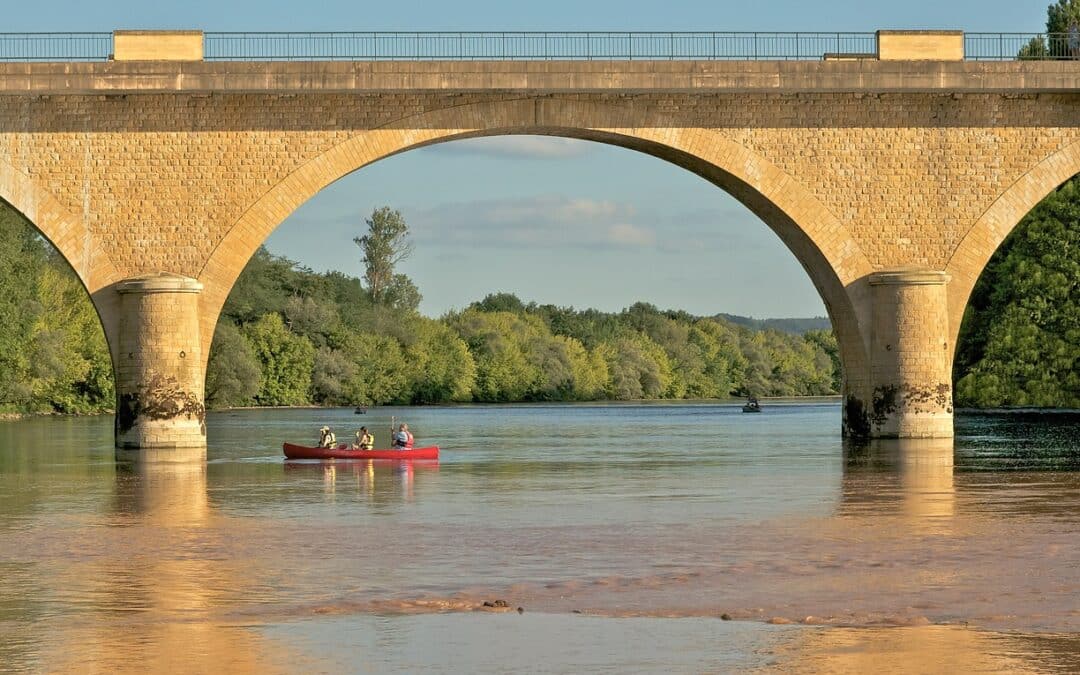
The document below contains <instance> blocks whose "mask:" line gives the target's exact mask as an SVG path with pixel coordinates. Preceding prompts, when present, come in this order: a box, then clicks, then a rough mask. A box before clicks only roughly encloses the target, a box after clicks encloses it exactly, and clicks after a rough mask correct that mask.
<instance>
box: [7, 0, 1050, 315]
mask: <svg viewBox="0 0 1080 675" xmlns="http://www.w3.org/2000/svg"><path fill="white" fill-rule="evenodd" d="M1047 2H1048V0H1039V1H1037V2H1000V1H996V0H991V1H986V2H976V1H974V0H957V1H952V2H941V1H940V0H936V1H934V2H930V1H927V0H911V1H909V2H907V3H895V2H870V1H861V2H860V1H856V0H835V1H832V2H806V1H805V0H804V1H802V2H796V1H793V0H776V1H774V2H770V3H758V4H754V3H750V4H748V3H743V2H739V3H735V2H700V1H699V2H691V1H688V0H669V1H668V2H664V3H657V4H654V5H649V6H638V7H634V8H633V10H632V11H629V10H628V9H627V7H628V6H627V5H626V4H625V3H623V2H611V1H604V2H580V0H579V1H577V2H567V1H565V0H550V1H548V2H545V3H506V2H455V3H422V2H415V1H411V2H410V1H403V2H397V3H380V4H360V3H348V2H342V1H338V0H327V1H325V2H322V3H318V4H317V5H302V6H301V5H297V4H296V3H294V2H280V1H277V0H266V1H264V2H259V3H255V2H250V1H247V0H244V1H236V2H220V1H217V2H209V1H207V0H188V1H187V2H184V3H147V2H145V1H143V2H128V1H125V2H108V1H104V2H98V3H86V2H82V1H80V2H74V1H72V0H54V1H52V2H48V3H19V4H18V5H15V6H12V7H10V8H6V9H5V12H4V22H3V27H2V28H0V32H38V31H48V32H53V31H110V30H114V29H150V28H174V29H180V28H198V29H202V30H206V31H300V30H313V31H315V30H342V31H348V30H364V31H367V30H552V31H554V30H563V31H566V30H698V31H701V30H718V31H719V30H734V31H738V30H759V31H873V30H876V29H879V28H957V29H964V30H967V31H1001V32H1038V31H1040V30H1043V28H1044V24H1045V16H1046V4H1047ZM383 205H389V206H391V207H392V208H395V209H398V210H400V211H401V212H402V214H403V215H404V216H405V218H406V221H407V222H408V223H409V225H410V228H411V229H412V232H413V238H414V241H415V244H416V249H415V253H414V255H413V256H412V257H411V258H410V259H409V260H407V261H406V262H405V263H403V264H402V266H401V271H403V272H405V273H406V274H408V275H409V276H410V277H412V278H413V280H414V281H415V282H416V283H417V285H418V286H419V287H420V290H421V292H422V293H423V295H424V301H423V303H422V305H421V310H422V311H423V312H424V313H425V314H428V315H431V316H436V315H440V314H442V313H443V312H445V311H447V310H448V309H452V308H455V307H456V308H460V307H464V306H465V305H467V304H469V303H470V302H472V301H474V300H478V299H480V298H482V297H483V296H484V295H486V294H488V293H491V292H498V291H505V292H512V293H516V294H517V295H518V296H519V297H521V298H522V299H524V300H526V301H529V300H535V301H537V302H540V303H553V304H558V305H571V306H575V307H579V308H584V307H595V308H597V309H602V310H609V311H613V310H618V309H621V308H623V307H626V306H628V305H630V304H632V303H633V302H636V301H639V300H643V301H647V302H651V303H653V304H656V305H658V306H660V307H664V308H669V307H670V308H679V309H685V310H687V311H690V312H692V313H694V314H701V315H711V314H716V313H718V312H727V313H732V314H742V315H747V316H755V317H795V316H820V315H824V313H825V309H824V306H823V304H822V301H821V299H820V297H819V296H818V294H817V292H816V290H815V289H814V287H813V285H812V284H811V283H810V279H809V278H808V277H807V275H806V273H805V271H804V270H803V269H802V267H801V266H800V265H799V263H798V261H797V260H796V259H795V257H794V256H793V255H792V254H791V253H790V252H789V251H788V250H787V249H786V247H785V246H784V245H783V244H782V243H781V242H780V240H779V239H778V238H777V237H776V235H774V234H773V233H772V231H771V230H770V229H769V228H768V227H767V226H766V225H765V224H764V223H762V222H761V221H760V220H759V219H758V218H757V217H756V216H754V215H753V214H751V213H750V212H749V211H747V210H746V209H745V208H744V207H743V206H742V205H741V204H739V203H738V202H737V201H735V200H734V199H733V198H732V197H730V196H729V195H727V194H726V193H724V192H723V191H722V190H720V189H719V188H717V187H715V186H713V185H711V184H709V183H707V182H705V181H704V180H702V179H700V178H698V177H697V176H695V175H693V174H691V173H689V172H687V171H685V170H683V169H680V168H678V167H676V166H674V165H671V164H668V163H666V162H664V161H662V160H660V159H656V158H653V157H649V156H646V155H642V154H639V153H635V152H633V151H630V150H625V149H621V148H616V147H611V146H607V145H602V144H597V143H590V142H586V141H576V140H570V139H561V138H546V137H534V136H510V137H498V138H487V139H473V140H462V141H453V142H450V143H446V144H442V145H437V146H432V147H426V148H420V149H416V150H411V151H409V152H406V153H403V154H401V155H397V156H394V157H390V158H387V159H384V160H382V161H379V162H377V163H375V164H373V165H370V166H368V167H364V168H363V169H361V170H359V171H356V172H354V173H352V174H350V175H349V176H346V177H345V178H343V179H342V180H340V181H338V182H336V183H334V184H333V185H331V186H329V187H328V188H326V189H325V190H323V191H322V192H321V193H319V194H318V195H316V196H315V197H314V198H313V199H311V200H310V201H309V202H308V203H306V204H305V205H303V206H302V207H301V208H300V209H298V210H297V211H296V212H295V213H294V214H293V215H292V216H290V217H289V218H288V219H287V220H286V221H285V222H284V223H282V225H281V226H280V227H279V228H278V230H277V231H275V232H274V234H272V235H271V236H270V238H269V239H268V240H267V242H266V244H267V247H268V248H269V249H270V250H271V251H272V252H273V253H276V254H279V255H285V256H287V257H289V258H291V259H293V260H297V261H298V262H300V263H301V264H303V265H306V266H308V267H311V268H312V269H315V270H317V271H325V270H329V269H334V270H339V271H341V272H344V273H346V274H350V275H355V276H359V275H360V274H361V272H362V269H361V266H360V252H359V249H358V248H357V247H356V246H355V245H354V244H353V243H352V238H353V237H355V236H358V235H359V234H362V232H363V228H364V218H365V217H367V216H369V215H370V214H371V212H372V210H373V209H375V208H377V207H379V206H383Z"/></svg>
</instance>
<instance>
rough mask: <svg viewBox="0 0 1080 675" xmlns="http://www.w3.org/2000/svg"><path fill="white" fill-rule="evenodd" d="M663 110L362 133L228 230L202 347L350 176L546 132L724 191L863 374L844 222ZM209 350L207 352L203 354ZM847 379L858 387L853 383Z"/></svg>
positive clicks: (595, 109)
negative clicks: (411, 157)
mask: <svg viewBox="0 0 1080 675" xmlns="http://www.w3.org/2000/svg"><path fill="white" fill-rule="evenodd" d="M665 124H670V122H665V121H664V119H663V118H662V116H661V115H659V114H656V113H653V112H648V111H644V110H641V109H636V108H635V107H634V106H633V103H632V102H631V103H625V104H622V105H614V104H597V103H586V102H580V101H571V100H557V99H532V98H521V99H510V100H504V101H497V102H488V103H477V104H468V105H462V106H457V107H453V108H444V109H440V110H435V111H432V112H427V113H423V114H420V115H416V116H413V117H409V118H405V119H402V120H398V121H396V122H394V123H392V124H389V125H386V126H384V127H380V128H377V129H373V130H368V131H363V132H361V133H358V134H356V135H354V136H352V137H350V138H349V139H348V140H346V141H344V142H343V143H340V144H339V145H337V146H336V147H334V148H332V149H331V150H329V151H328V152H326V153H324V154H322V155H321V156H319V157H316V158H315V159H313V160H311V161H309V162H307V163H306V164H304V165H303V166H301V167H300V168H299V169H297V170H296V171H294V172H293V173H291V174H290V175H288V176H287V177H286V178H285V179H284V180H282V181H280V182H279V183H278V184H277V185H275V186H273V187H272V188H271V189H270V190H269V191H267V192H266V193H265V194H264V195H263V196H262V198H260V199H259V200H258V201H257V202H256V203H254V204H253V205H252V206H250V207H249V208H248V209H247V210H246V211H245V212H244V213H243V215H242V216H241V217H240V218H239V220H237V221H236V222H235V223H234V224H233V225H232V226H231V227H230V228H229V230H228V232H227V234H226V235H225V236H224V238H223V239H222V241H221V242H220V243H219V244H218V245H217V247H216V248H215V249H214V251H213V253H212V254H211V256H210V258H209V259H208V261H207V263H206V265H205V266H204V267H203V269H202V271H201V273H200V274H199V278H200V280H201V281H202V282H203V283H204V284H205V285H206V291H205V293H204V294H203V296H202V298H201V307H202V324H201V332H202V338H203V344H209V343H210V341H211V340H212V339H213V333H214V326H215V325H216V322H217V317H218V315H219V313H220V311H221V307H222V306H223V305H224V303H225V300H226V298H227V297H228V294H229V291H230V290H231V289H232V286H233V284H234V283H235V281H236V278H237V277H238V276H239V274H240V272H241V271H242V270H243V268H244V265H246V264H247V261H248V260H249V259H250V258H251V256H252V255H253V254H254V253H255V250H256V249H257V248H258V247H259V246H260V245H261V244H262V242H263V241H265V240H266V238H267V237H268V236H269V235H270V234H271V233H272V232H273V231H274V229H276V228H277V227H278V225H280V223H281V222H282V221H283V220H284V219H285V218H287V217H288V216H289V215H290V214H291V213H292V212H293V211H294V210H295V209H297V208H298V207H299V206H300V205H301V204H303V203H304V202H305V201H307V200H308V199H310V198H311V197H313V196H314V195H315V194H316V193H318V192H319V191H320V190H322V189H323V188H325V187H326V186H328V185H330V184H331V183H333V182H334V181H336V180H339V179H340V178H342V177H344V176H345V175H347V174H349V173H352V172H354V171H356V170H357V169H360V168H362V167H364V166H366V165H368V164H371V163H373V162H376V161H378V160H380V159H383V158H385V157H389V156H392V155H396V154H399V153H402V152H405V151H407V150H410V149H413V148H418V147H423V146H426V145H433V144H437V143H442V142H447V141H452V140H457V139H463V138H476V137H482V136H497V135H512V134H517V135H520V134H542V135H554V136H563V137H568V138H576V139H581V140H589V141H596V142H600V143H605V144H609V145H616V146H619V147H623V148H627V149H631V150H635V151H638V152H642V153H644V154H648V155H652V156H654V157H657V158H660V159H663V160H665V161H668V162H671V163H672V164H675V165H677V166H680V167H682V168H685V169H687V170H688V171H691V172H693V173H694V174H696V175H698V176H700V177H702V178H704V179H706V180H708V181H709V182H711V183H713V184H714V185H717V186H719V187H721V188H722V189H724V190H726V191H727V192H728V193H730V194H731V195H733V196H734V197H735V198H736V199H738V200H739V201H740V202H741V203H743V204H744V205H745V206H747V207H748V208H749V209H750V210H751V211H752V212H753V213H755V214H756V215H757V216H758V217H760V218H761V219H762V220H763V221H765V223H766V224H767V225H768V226H769V227H770V228H771V229H772V230H773V231H774V232H775V233H776V234H777V235H778V236H779V237H780V239H781V240H782V241H783V242H784V243H785V245H787V247H788V248H789V249H790V250H791V251H792V253H793V254H794V255H795V257H796V258H797V259H798V260H799V262H800V263H801V264H802V266H803V268H804V269H805V270H806V271H807V274H808V275H809V276H810V279H811V281H812V282H813V284H814V286H815V287H816V288H817V290H818V292H819V293H820V294H821V297H822V298H823V300H824V302H825V306H826V307H827V308H828V311H829V316H830V318H831V320H832V323H833V327H834V329H835V330H836V333H837V336H838V339H839V342H840V347H841V359H842V361H843V363H844V367H845V373H846V374H847V377H848V378H849V379H851V380H855V379H858V377H860V376H861V374H862V373H864V372H865V371H866V367H867V357H866V351H865V345H864V340H863V338H862V337H861V336H862V335H864V334H865V333H866V331H865V330H860V322H862V321H865V320H866V317H861V316H859V314H858V311H857V308H856V305H855V303H854V302H853V297H857V296H858V295H859V294H860V293H861V292H862V291H861V289H862V287H863V284H864V282H863V281H861V280H862V279H863V278H864V277H865V276H866V275H867V274H869V273H870V272H871V271H872V269H871V267H870V263H869V262H868V261H867V260H866V258H865V256H863V254H862V252H861V250H860V248H859V245H858V243H857V242H856V241H855V239H854V238H853V237H852V235H851V234H850V232H848V230H847V228H846V227H845V226H844V225H843V224H842V223H841V222H840V221H839V219H837V218H836V216H835V215H834V214H832V213H831V212H830V211H829V210H828V209H827V208H826V207H825V206H824V205H823V204H821V202H820V201H818V200H817V199H816V198H815V197H814V196H813V195H812V194H811V193H810V192H809V190H807V189H806V188H805V187H804V186H803V185H801V184H800V183H799V182H797V181H796V180H795V179H793V178H792V177H791V176H790V175H788V174H786V173H785V172H784V171H782V170H781V169H779V168H778V167H777V166H776V165H775V164H773V163H771V162H769V161H768V160H766V159H764V158H763V157H761V156H760V155H757V154H755V153H753V152H751V151H750V150H748V149H746V148H745V147H743V146H741V145H739V144H737V143H735V142H733V141H731V140H730V139H728V138H727V137H725V136H723V135H722V134H720V133H719V132H715V131H711V130H705V129H698V128H680V127H671V126H665ZM208 353H209V350H204V352H203V355H204V358H205V357H206V356H207V355H208ZM851 384H860V385H861V382H860V383H856V382H854V381H853V382H851Z"/></svg>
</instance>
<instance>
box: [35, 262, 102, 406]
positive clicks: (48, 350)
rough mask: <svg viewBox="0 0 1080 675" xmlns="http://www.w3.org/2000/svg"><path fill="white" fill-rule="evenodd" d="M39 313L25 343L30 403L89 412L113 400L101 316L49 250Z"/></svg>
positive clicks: (41, 286)
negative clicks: (30, 390) (27, 347)
mask: <svg viewBox="0 0 1080 675" xmlns="http://www.w3.org/2000/svg"><path fill="white" fill-rule="evenodd" d="M37 297H38V305H39V306H40V308H41V313H40V314H39V315H38V318H37V321H35V323H34V327H33V331H32V338H31V343H30V353H31V368H30V378H31V380H30V386H31V389H32V403H31V407H32V408H33V409H34V410H38V411H47V412H60V413H91V412H99V411H102V410H105V409H108V408H111V407H112V406H113V405H114V403H115V393H114V389H113V379H112V358H111V357H110V355H109V349H108V345H107V344H106V342H105V331H104V330H103V329H102V327H101V320H100V319H99V318H98V315H97V311H96V310H95V309H94V306H93V304H92V303H91V302H90V296H89V295H88V294H87V292H86V289H85V288H84V287H83V285H82V282H80V281H79V280H78V278H77V277H76V276H75V273H74V272H73V271H72V270H71V268H70V267H68V265H67V263H66V262H64V261H63V259H62V258H61V257H60V256H59V254H53V255H50V257H49V262H48V264H47V265H45V267H43V268H42V270H41V276H40V278H39V280H38V288H37Z"/></svg>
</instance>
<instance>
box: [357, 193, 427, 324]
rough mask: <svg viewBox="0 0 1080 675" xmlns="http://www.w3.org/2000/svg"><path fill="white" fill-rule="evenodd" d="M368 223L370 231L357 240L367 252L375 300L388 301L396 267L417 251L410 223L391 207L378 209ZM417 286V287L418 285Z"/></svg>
mask: <svg viewBox="0 0 1080 675" xmlns="http://www.w3.org/2000/svg"><path fill="white" fill-rule="evenodd" d="M364 222H365V223H367V228H368V231H367V234H365V235H363V236H360V237H356V238H355V239H353V242H355V243H356V245H357V246H359V247H360V250H361V251H363V257H362V259H361V261H362V262H363V264H364V281H366V282H367V289H368V294H369V295H370V296H371V299H372V301H374V302H375V303H378V304H384V303H385V300H386V298H385V297H384V295H385V293H386V291H387V289H388V288H389V287H390V285H391V282H392V281H393V280H394V268H395V267H396V266H397V264H398V263H400V262H401V261H402V260H404V259H405V258H408V257H409V256H410V255H411V254H412V251H413V244H412V242H411V241H410V240H409V226H408V225H407V224H406V223H405V219H404V218H403V217H402V215H401V212H400V211H395V210H392V209H391V208H390V207H389V206H384V207H382V208H378V209H375V210H374V211H373V212H372V213H371V217H370V218H368V219H366V220H365V221H364ZM414 288H415V287H414Z"/></svg>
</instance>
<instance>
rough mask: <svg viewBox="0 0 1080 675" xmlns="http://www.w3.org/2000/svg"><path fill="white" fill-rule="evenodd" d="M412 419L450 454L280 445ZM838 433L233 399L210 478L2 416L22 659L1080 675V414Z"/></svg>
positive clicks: (19, 662) (214, 446) (16, 644)
mask: <svg viewBox="0 0 1080 675" xmlns="http://www.w3.org/2000/svg"><path fill="white" fill-rule="evenodd" d="M391 416H395V417H396V418H397V419H399V420H402V419H404V420H405V421H408V422H409V423H410V427H411V429H412V430H413V431H414V432H415V433H416V436H417V439H418V441H419V442H420V444H429V443H437V444H438V445H439V446H441V447H442V449H443V450H442V457H441V459H440V460H439V461H438V462H412V463H409V462H350V461H337V462H332V463H321V462H285V461H283V458H282V456H281V442H282V441H283V440H290V441H294V442H307V443H309V444H311V443H312V442H313V440H314V438H315V437H316V436H317V429H318V427H319V426H321V425H322V424H330V425H331V426H333V427H334V428H335V430H336V431H337V433H338V436H339V438H342V439H344V438H346V437H347V436H351V432H352V430H354V429H355V428H356V427H357V426H358V425H359V424H361V423H363V424H367V425H368V426H369V427H371V428H373V429H374V430H375V432H376V438H377V441H379V444H380V445H385V441H386V440H387V437H388V429H389V426H390V421H391ZM839 426H840V409H839V405H838V404H836V403H833V402H823V403H805V402H798V403H790V404H782V403H772V402H768V403H767V404H766V406H765V410H764V412H763V413H761V414H759V415H745V414H742V413H741V412H740V410H739V407H738V406H737V405H721V404H681V405H659V404H658V405H572V406H570V405H551V406H543V405H523V406H501V407H494V406H463V407H446V408H412V409H410V408H376V409H372V410H371V411H369V412H368V413H367V414H366V415H354V414H353V413H352V411H351V410H242V411H231V412H222V413H214V414H211V415H210V416H209V419H208V434H209V439H210V449H209V452H208V455H209V461H208V462H207V463H206V464H205V465H203V464H198V465H193V466H192V465H160V464H157V465H150V464H143V465H138V466H125V465H117V464H116V462H115V461H114V459H113V450H112V420H111V418H105V417H101V418H81V419H80V418H73V419H33V420H24V421H19V422H6V423H0V670H2V671H29V672H68V671H76V672H102V673H115V672H129V671H130V672H147V671H150V672H227V671H231V672H256V671H257V672H260V673H273V672H360V673H367V672H372V673H381V672H402V673H415V672H461V673H479V672H510V671H522V672H565V673H580V672H612V673H626V672H668V673H670V672H678V673H682V672H732V671H756V670H757V671H769V672H772V671H780V672H869V671H875V672H960V671H966V672H972V671H979V672H1076V671H1077V670H1080V536H1078V535H1080V445H1078V444H1080V441H1078V439H1080V414H1077V413H1052V414H1034V413H1030V414H1018V413H1009V414H961V415H960V416H958V418H957V425H956V426H957V432H958V437H957V438H956V440H955V443H954V442H953V441H946V442H941V441H923V442H897V441H893V442H878V443H874V444H871V445H862V446H856V445H846V444H845V443H843V442H842V440H841V439H840V436H839ZM496 601H501V602H496ZM485 602H488V603H490V604H492V605H502V604H505V605H506V607H502V606H494V607H484V603H485ZM518 608H520V610H519V609H518Z"/></svg>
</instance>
